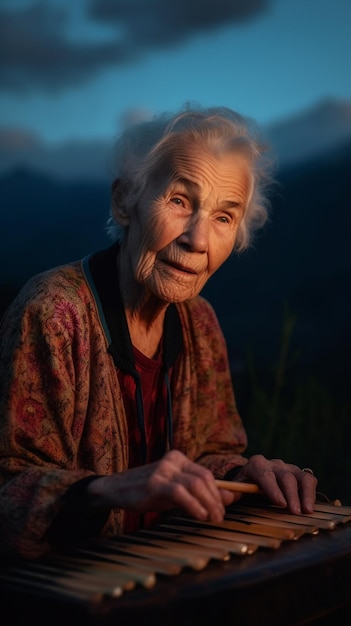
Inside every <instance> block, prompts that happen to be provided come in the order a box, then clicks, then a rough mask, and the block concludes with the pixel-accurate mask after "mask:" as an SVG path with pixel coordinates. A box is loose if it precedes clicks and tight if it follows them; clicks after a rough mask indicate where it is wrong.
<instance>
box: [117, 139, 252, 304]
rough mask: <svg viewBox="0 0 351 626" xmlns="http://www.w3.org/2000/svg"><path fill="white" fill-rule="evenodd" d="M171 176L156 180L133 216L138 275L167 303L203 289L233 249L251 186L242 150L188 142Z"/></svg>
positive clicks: (131, 242)
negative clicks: (216, 153)
mask: <svg viewBox="0 0 351 626" xmlns="http://www.w3.org/2000/svg"><path fill="white" fill-rule="evenodd" d="M172 169H173V171H172V176H171V178H169V177H167V179H166V180H165V179H163V180H158V181H155V180H154V181H153V182H152V183H149V186H148V188H147V189H146V190H145V192H144V194H143V195H142V197H141V198H140V200H139V203H138V206H137V207H136V209H135V211H134V212H133V215H132V218H131V219H130V220H129V229H128V238H127V251H128V255H129V262H130V263H131V266H132V269H133V275H134V279H135V280H136V281H137V282H138V283H139V284H141V285H143V287H144V289H146V290H147V291H149V292H151V293H152V294H153V295H154V296H156V297H157V298H159V299H160V300H162V301H165V302H179V301H183V300H187V299H189V298H192V297H194V296H196V295H197V294H199V293H200V291H201V290H202V288H203V287H204V285H205V283H206V282H207V280H208V279H209V278H210V276H212V274H213V273H214V272H215V271H216V270H217V269H218V268H219V267H220V266H221V265H222V263H224V261H225V260H226V259H227V258H228V257H229V256H230V254H231V252H232V251H233V247H234V244H235V239H236V235H237V231H238V226H239V224H240V221H241V219H242V217H243V214H244V211H245V209H246V206H247V202H248V199H249V194H250V191H251V185H252V172H251V169H250V164H249V162H248V160H247V158H245V157H244V156H243V155H241V154H236V153H229V152H228V153H225V154H223V155H221V156H219V157H216V156H214V155H213V154H212V153H210V152H208V151H207V150H204V149H203V148H202V147H200V148H199V147H196V146H188V147H186V148H183V149H182V150H181V151H180V152H179V153H178V154H177V155H176V157H174V159H173V162H172Z"/></svg>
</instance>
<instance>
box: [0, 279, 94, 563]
mask: <svg viewBox="0 0 351 626" xmlns="http://www.w3.org/2000/svg"><path fill="white" fill-rule="evenodd" d="M84 332H85V331H84V325H83V324H79V315H78V312H77V310H76V309H75V307H74V305H73V304H72V303H71V302H69V301H68V300H64V299H63V296H62V294H60V293H59V292H58V293H56V292H52V293H51V292H50V291H48V293H45V284H42V283H40V281H37V283H35V281H32V282H31V284H28V285H27V286H26V287H25V288H24V289H23V291H22V292H21V293H20V294H19V296H17V298H16V300H15V301H14V302H13V304H12V306H11V307H10V308H9V310H8V312H7V314H6V315H5V316H4V318H3V320H2V324H1V328H0V380H1V388H0V551H2V552H10V553H11V552H14V553H18V554H20V555H22V556H24V557H26V558H33V557H37V556H39V555H40V554H41V553H44V552H46V551H47V550H48V549H49V548H50V541H49V539H48V529H49V528H50V525H51V523H52V521H53V520H54V519H55V517H56V515H57V514H58V512H59V511H60V508H61V506H62V503H63V501H64V495H65V493H66V492H67V491H68V490H69V488H70V487H71V486H72V485H73V484H74V483H76V482H77V481H80V480H81V479H83V478H85V477H87V476H89V475H91V472H89V471H86V470H84V469H77V467H79V466H78V465H77V464H76V456H77V445H78V444H77V441H78V439H79V437H78V436H77V434H78V432H81V430H82V423H81V422H82V420H83V419H84V417H83V416H84V406H83V404H84V398H85V396H86V397H87V396H88V383H87V376H86V374H87V361H88V358H87V357H88V354H87V351H86V344H85V342H86V341H87V337H84ZM77 389H79V393H78V394H77ZM77 398H80V403H81V406H80V407H77ZM73 407H74V409H73Z"/></svg>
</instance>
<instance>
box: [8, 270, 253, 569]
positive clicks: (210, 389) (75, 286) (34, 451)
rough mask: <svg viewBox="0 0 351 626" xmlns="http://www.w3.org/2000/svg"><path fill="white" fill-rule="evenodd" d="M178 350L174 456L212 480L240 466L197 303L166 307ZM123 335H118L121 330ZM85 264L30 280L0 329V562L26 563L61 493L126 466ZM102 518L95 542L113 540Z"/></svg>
mask: <svg viewBox="0 0 351 626" xmlns="http://www.w3.org/2000/svg"><path fill="white" fill-rule="evenodd" d="M176 309H177V312H178V316H179V319H180V326H181V334H182V344H183V345H182V351H181V354H180V355H179V357H178V359H177V367H176V368H175V369H176V371H175V372H174V374H173V377H172V422H173V425H172V428H173V443H172V445H173V448H175V449H178V450H181V451H182V452H183V453H184V454H186V455H187V457H188V458H190V459H192V460H194V461H197V462H199V463H201V464H202V465H204V466H207V467H208V468H210V469H211V470H212V471H213V473H214V475H215V476H216V477H217V478H223V476H224V475H225V474H226V473H227V472H228V471H229V470H230V469H231V468H233V467H235V466H237V465H242V464H243V463H245V462H246V461H245V459H244V457H243V456H242V453H243V452H244V450H245V448H246V446H247V437H246V432H245V429H244V427H243V424H242V421H241V418H240V416H239V415H238V412H237V408H236V404H235V397H234V392H233V387H232V380H231V375H230V370H229V364H228V356H227V348H226V344H225V340H224V337H223V334H222V332H221V329H220V326H219V323H218V320H217V318H216V315H215V313H214V311H213V309H212V307H211V306H210V304H209V303H208V302H207V301H206V300H205V299H204V298H203V297H201V296H198V297H196V298H194V299H192V300H190V301H187V302H183V303H178V304H177V305H176ZM121 332H122V331H121ZM109 342H110V335H109V329H108V327H107V325H106V319H105V317H104V314H103V311H102V305H101V302H100V300H99V295H98V293H97V290H96V285H95V284H94V279H93V277H92V275H91V274H90V272H89V260H88V259H84V260H83V261H77V262H73V263H70V264H67V265H63V266H61V267H58V268H54V269H52V270H49V271H47V272H44V273H42V274H38V275H36V276H34V277H33V278H32V279H31V280H29V281H28V283H27V284H26V285H25V286H24V287H23V288H22V290H21V292H20V293H19V294H18V296H17V297H16V299H15V300H14V302H13V303H12V304H11V306H10V307H9V309H8V310H7V312H6V314H5V315H4V316H3V319H2V322H1V326H0V552H2V553H8V554H17V555H21V556H22V557H24V558H36V557H38V556H40V555H41V554H44V553H45V552H47V551H48V550H50V549H52V547H53V546H52V542H51V541H50V532H49V531H50V527H51V525H52V524H53V522H54V520H55V518H57V516H58V513H59V512H60V511H61V509H62V507H63V506H64V495H65V494H66V493H67V491H68V490H69V489H70V488H72V486H74V485H75V484H76V483H78V481H81V480H82V479H84V478H86V477H90V476H91V477H93V476H97V475H107V474H110V473H112V472H122V471H125V470H126V469H127V468H128V417H127V416H126V414H125V409H124V405H123V400H122V397H121V389H120V385H119V379H118V374H117V368H116V366H115V363H114V361H113V358H112V356H111V353H110V352H109V350H108V348H109ZM123 518H124V512H123V510H112V511H109V512H108V513H107V515H106V518H105V519H104V523H103V524H102V527H101V528H99V533H100V535H105V536H108V535H113V534H119V533H121V532H122V530H123Z"/></svg>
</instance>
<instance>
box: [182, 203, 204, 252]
mask: <svg viewBox="0 0 351 626" xmlns="http://www.w3.org/2000/svg"><path fill="white" fill-rule="evenodd" d="M208 240H209V223H208V218H207V215H203V214H201V212H197V213H196V214H192V215H191V217H189V219H188V220H187V221H186V223H185V225H184V230H183V233H182V234H181V236H180V237H178V241H180V242H181V243H182V244H185V245H187V246H188V247H189V248H190V249H191V250H193V251H194V252H207V249H208Z"/></svg>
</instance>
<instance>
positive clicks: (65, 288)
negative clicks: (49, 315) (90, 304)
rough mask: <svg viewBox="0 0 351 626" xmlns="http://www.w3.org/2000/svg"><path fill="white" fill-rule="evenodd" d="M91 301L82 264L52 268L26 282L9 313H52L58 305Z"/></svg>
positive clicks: (75, 263)
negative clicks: (43, 311)
mask: <svg viewBox="0 0 351 626" xmlns="http://www.w3.org/2000/svg"><path fill="white" fill-rule="evenodd" d="M87 299H89V288H88V285H87V283H86V280H85V278H84V273H83V271H82V267H81V261H73V262H72V263H68V264H65V265H61V266H57V267H53V268H51V269H48V270H45V271H43V272H40V273H38V274H35V275H34V276H32V277H31V278H29V279H28V280H27V282H26V283H25V284H24V285H23V286H22V288H21V289H20V290H19V292H18V293H17V295H16V297H15V298H14V300H13V302H12V303H11V305H10V307H9V310H10V311H11V310H12V311H15V310H17V311H19V310H22V311H23V310H27V311H28V310H32V311H35V310H36V311H38V310H39V309H40V310H45V309H46V310H47V311H48V312H49V311H50V310H52V309H53V308H54V307H55V305H56V304H57V303H61V304H62V303H63V302H64V301H70V302H72V303H74V302H78V301H82V300H87Z"/></svg>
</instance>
